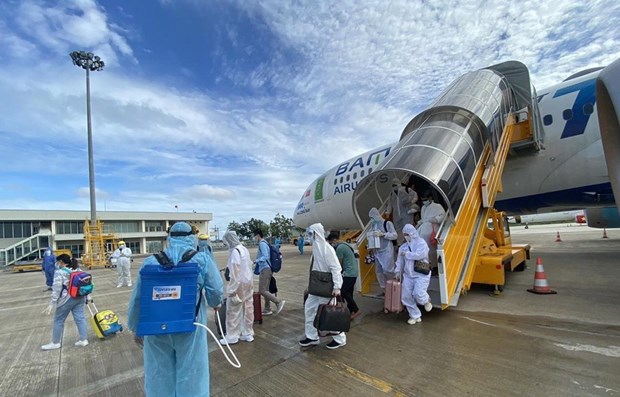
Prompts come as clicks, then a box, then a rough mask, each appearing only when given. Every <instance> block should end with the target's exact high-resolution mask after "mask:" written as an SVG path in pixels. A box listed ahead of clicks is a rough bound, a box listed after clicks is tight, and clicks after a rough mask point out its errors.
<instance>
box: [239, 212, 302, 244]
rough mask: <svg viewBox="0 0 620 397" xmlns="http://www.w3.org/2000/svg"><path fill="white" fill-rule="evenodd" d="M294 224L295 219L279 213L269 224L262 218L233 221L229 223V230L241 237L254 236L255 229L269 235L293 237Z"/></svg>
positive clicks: (284, 237) (285, 237)
mask: <svg viewBox="0 0 620 397" xmlns="http://www.w3.org/2000/svg"><path fill="white" fill-rule="evenodd" d="M293 226H294V224H293V219H292V218H287V217H285V216H284V215H281V214H280V213H277V214H276V216H275V218H273V220H272V221H271V222H269V224H267V223H265V222H264V221H262V220H261V219H255V218H251V219H250V220H249V221H246V222H243V223H239V222H235V221H232V222H230V223H229V224H228V230H234V231H235V232H236V233H237V235H238V236H239V237H241V238H252V237H253V236H254V230H256V229H260V230H262V231H263V233H264V234H265V237H267V236H273V237H278V236H279V237H281V238H283V239H287V238H289V237H291V228H292V227H293Z"/></svg>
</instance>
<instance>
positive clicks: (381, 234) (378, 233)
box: [375, 231, 385, 237]
mask: <svg viewBox="0 0 620 397" xmlns="http://www.w3.org/2000/svg"><path fill="white" fill-rule="evenodd" d="M375 236H377V237H383V236H385V233H384V232H382V231H376V232H375Z"/></svg>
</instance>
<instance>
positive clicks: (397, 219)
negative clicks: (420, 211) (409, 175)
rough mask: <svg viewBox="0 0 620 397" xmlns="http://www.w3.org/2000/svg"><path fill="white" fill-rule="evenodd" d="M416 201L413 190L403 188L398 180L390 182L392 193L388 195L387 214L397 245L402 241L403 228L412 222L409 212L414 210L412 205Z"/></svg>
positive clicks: (416, 195)
mask: <svg viewBox="0 0 620 397" xmlns="http://www.w3.org/2000/svg"><path fill="white" fill-rule="evenodd" d="M417 201H418V194H417V193H416V192H415V191H414V190H413V189H411V188H408V187H406V186H403V185H402V183H401V182H400V179H398V178H394V179H393V180H392V192H391V193H390V200H389V202H388V207H387V212H388V213H390V214H392V221H393V222H394V227H395V228H396V230H397V232H398V239H397V240H398V244H402V242H403V241H404V239H403V233H402V230H403V226H405V224H407V223H411V222H412V219H413V215H411V214H410V213H409V211H410V210H411V209H412V208H414V207H412V205H414V204H415V203H416V202H417Z"/></svg>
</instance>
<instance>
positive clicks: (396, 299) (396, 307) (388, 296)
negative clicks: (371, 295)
mask: <svg viewBox="0 0 620 397" xmlns="http://www.w3.org/2000/svg"><path fill="white" fill-rule="evenodd" d="M401 292H402V284H401V282H400V281H396V280H388V281H386V283H385V302H383V311H384V312H385V313H390V312H392V313H394V312H395V313H400V312H402V311H403V310H404V309H405V308H404V307H403V302H402V301H401V300H400V296H401Z"/></svg>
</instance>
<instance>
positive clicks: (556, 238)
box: [555, 232, 562, 243]
mask: <svg viewBox="0 0 620 397" xmlns="http://www.w3.org/2000/svg"><path fill="white" fill-rule="evenodd" d="M555 242H556V243H561V242H562V239H561V238H560V232H557V234H556V235H555Z"/></svg>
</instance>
